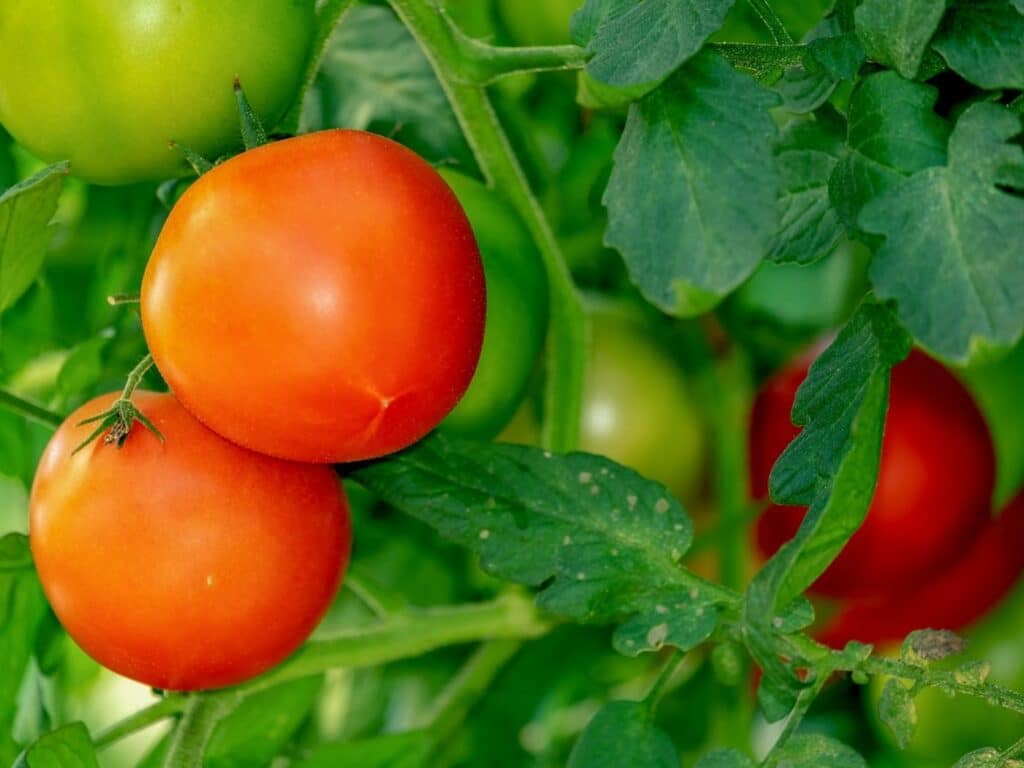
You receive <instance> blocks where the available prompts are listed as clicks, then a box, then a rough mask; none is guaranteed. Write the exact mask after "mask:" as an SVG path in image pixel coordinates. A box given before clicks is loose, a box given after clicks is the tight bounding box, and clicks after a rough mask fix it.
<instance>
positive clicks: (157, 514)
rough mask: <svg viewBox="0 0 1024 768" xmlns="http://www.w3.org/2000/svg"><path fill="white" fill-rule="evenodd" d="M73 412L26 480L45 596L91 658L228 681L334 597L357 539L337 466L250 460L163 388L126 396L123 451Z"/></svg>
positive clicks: (292, 641)
mask: <svg viewBox="0 0 1024 768" xmlns="http://www.w3.org/2000/svg"><path fill="white" fill-rule="evenodd" d="M116 397H117V395H115V394H109V395H104V396H103V397H100V398H97V399H95V400H93V401H92V402H90V403H87V404H86V405H84V406H82V407H81V408H79V409H78V410H77V411H76V412H75V413H73V414H72V415H71V416H69V417H68V419H67V421H65V422H64V424H63V426H61V428H60V429H59V430H57V433H56V434H55V435H54V436H53V438H52V439H51V440H50V443H49V445H48V446H47V448H46V451H45V453H44V454H43V457H42V460H41V461H40V464H39V468H38V470H37V472H36V477H35V482H34V484H33V486H32V497H31V501H30V522H29V525H30V540H31V544H32V554H33V556H34V558H35V563H36V567H37V569H38V571H39V578H40V581H41V582H42V585H43V589H44V590H45V592H46V595H47V597H48V598H49V600H50V603H51V604H52V606H53V610H54V612H55V613H56V614H57V617H58V618H59V619H60V621H61V623H62V624H63V625H64V627H65V628H66V629H67V631H68V633H69V634H70V635H71V636H72V637H73V638H74V639H75V641H76V642H77V643H78V644H79V645H80V646H81V647H82V648H83V649H84V650H85V651H86V652H87V653H89V655H91V656H92V657H93V658H95V659H96V660H97V661H99V662H100V663H101V664H104V665H105V666H107V667H110V668H111V669H113V670H114V671H116V672H119V673H121V674H123V675H125V676H127V677H131V678H133V679H135V680H139V681H140V682H143V683H146V684H147V685H151V686H154V687H157V688H165V689H170V690H196V689H206V688H219V687H222V686H226V685H232V684H235V683H238V682H241V681H242V680H245V679H247V678H250V677H253V676H254V675H257V674H259V673H260V672H263V671H264V670H266V669H268V668H269V667H272V666H273V665H275V664H277V663H278V662H280V661H282V660H283V659H284V658H285V657H287V656H288V655H289V654H290V653H291V652H292V651H294V650H295V648H296V647H298V645H299V644H300V643H302V641H303V640H305V639H306V637H307V636H308V635H309V633H310V632H311V631H312V630H313V628H314V627H315V626H316V625H317V623H318V622H319V620H320V618H321V617H322V616H323V614H324V612H325V611H326V610H327V608H328V606H329V605H330V603H331V600H332V598H333V596H334V594H335V592H336V591H337V588H338V584H339V581H340V579H341V574H342V572H343V571H344V569H345V566H346V564H347V562H348V554H349V548H350V544H351V539H352V533H351V527H350V522H349V513H348V504H347V502H346V500H345V494H344V492H343V491H342V488H341V485H340V483H339V481H338V479H337V477H336V476H335V475H334V473H333V472H332V471H331V469H330V468H328V467H324V466H318V465H312V464H296V463H293V462H288V461H282V460H280V459H274V458H271V457H269V456H263V455H261V454H258V453H253V452H252V451H248V450H246V449H244V448H240V447H238V446H237V445H234V444H233V443H230V442H228V441H227V440H224V439H223V438H221V437H219V436H218V435H216V434H215V433H213V432H211V431H210V430H208V429H207V428H206V427H204V426H203V425H202V424H200V423H199V422H198V421H196V420H195V419H194V418H192V416H190V415H189V414H188V413H187V412H186V411H185V409H184V408H182V407H181V405H179V404H178V402H177V401H176V400H175V399H174V398H173V397H172V396H171V395H161V394H154V393H149V392H139V393H137V394H136V395H135V397H134V402H135V404H136V405H137V406H138V407H139V409H140V410H141V411H142V412H143V413H144V414H145V415H146V416H148V417H149V418H150V420H152V421H153V422H154V423H155V424H156V426H157V428H159V429H160V431H161V432H162V433H163V435H164V438H165V442H163V443H161V442H160V441H159V440H158V439H157V437H156V436H155V435H153V434H152V433H151V432H149V431H148V430H146V429H144V428H143V427H142V426H141V425H138V424H136V425H135V427H134V429H133V431H132V433H131V434H130V435H129V436H128V439H127V441H126V442H125V444H124V446H123V447H122V448H120V449H118V448H116V447H113V446H110V445H104V444H103V442H102V441H95V442H93V443H91V444H90V445H88V446H87V447H85V448H84V449H83V450H81V451H79V452H78V453H75V454H73V453H72V451H73V450H74V448H75V447H76V446H77V445H78V444H79V443H80V442H81V441H82V440H83V439H84V438H85V437H86V435H88V434H89V430H90V429H91V427H90V426H76V425H77V424H78V423H79V422H80V421H81V420H82V419H84V418H86V417H89V416H93V415H95V414H97V413H99V412H101V411H103V410H105V409H107V408H108V407H109V406H110V404H111V403H112V402H113V401H114V400H115V399H116Z"/></svg>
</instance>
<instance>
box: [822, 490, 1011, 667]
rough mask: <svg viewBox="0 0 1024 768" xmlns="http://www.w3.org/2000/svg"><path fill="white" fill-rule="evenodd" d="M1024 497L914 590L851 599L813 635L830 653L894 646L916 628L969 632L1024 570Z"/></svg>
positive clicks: (1001, 598) (1004, 594)
mask: <svg viewBox="0 0 1024 768" xmlns="http://www.w3.org/2000/svg"><path fill="white" fill-rule="evenodd" d="M1021 542H1024V494H1020V495H1018V496H1017V497H1016V498H1015V499H1014V500H1013V501H1012V502H1011V503H1010V504H1009V505H1008V506H1007V507H1006V509H1004V510H1003V511H1002V512H1001V513H1000V514H999V515H998V516H997V517H996V518H994V519H992V520H990V521H989V522H988V523H986V525H985V527H984V528H983V529H982V530H981V533H979V534H978V535H977V536H975V537H974V540H973V541H972V542H971V543H970V544H968V545H967V546H966V548H965V550H964V552H963V554H962V555H961V556H960V557H958V558H957V559H955V560H954V561H952V562H951V563H950V565H949V566H948V567H947V568H945V569H944V570H942V571H941V572H939V573H937V574H935V575H933V576H932V578H931V579H929V580H928V581H927V582H925V583H924V584H921V585H920V586H918V587H917V588H915V589H910V590H900V589H899V588H898V586H897V587H895V588H894V590H893V592H892V593H890V594H887V595H884V596H881V597H875V598H863V599H861V600H852V601H848V602H845V603H844V604H843V605H841V606H840V607H839V609H838V611H837V613H836V614H835V615H834V616H833V617H832V618H831V619H830V620H829V621H828V622H827V623H826V625H825V626H824V627H822V628H821V629H820V630H819V631H817V632H816V633H815V634H816V635H817V636H818V639H819V640H821V641H822V642H824V643H826V644H828V645H830V646H832V647H833V648H842V647H844V646H845V645H846V643H847V642H849V641H850V640H859V641H861V642H864V643H875V644H881V643H898V642H900V641H902V640H903V638H905V637H906V636H907V635H909V634H910V633H911V632H913V631H914V630H917V629H951V630H954V631H957V632H959V631H961V630H963V629H966V628H967V627H970V626H971V625H972V624H974V623H975V622H976V621H978V620H979V619H980V618H982V617H983V616H985V614H987V613H988V612H989V611H990V610H992V609H993V608H994V607H995V606H996V605H998V604H999V603H1000V601H1002V600H1003V599H1004V598H1005V597H1006V595H1007V594H1008V593H1009V592H1010V591H1011V590H1012V589H1013V587H1014V585H1015V584H1016V583H1017V582H1018V581H1019V580H1020V577H1021V573H1022V571H1024V547H1022V546H1021Z"/></svg>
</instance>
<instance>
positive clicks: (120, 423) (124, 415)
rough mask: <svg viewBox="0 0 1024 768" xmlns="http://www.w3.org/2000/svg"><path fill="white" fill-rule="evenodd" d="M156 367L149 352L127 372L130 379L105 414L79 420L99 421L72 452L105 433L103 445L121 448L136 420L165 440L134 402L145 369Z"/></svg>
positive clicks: (81, 424)
mask: <svg viewBox="0 0 1024 768" xmlns="http://www.w3.org/2000/svg"><path fill="white" fill-rule="evenodd" d="M152 367H153V356H152V355H146V356H145V357H144V358H142V360H141V361H140V362H139V364H138V365H136V366H135V368H133V369H132V372H131V373H130V374H128V380H127V381H126V382H125V385H124V389H123V390H122V392H121V396H120V397H119V398H117V400H115V401H114V402H113V404H112V405H111V406H110V408H108V409H107V410H105V411H103V412H102V413H97V414H96V415H95V416H90V417H89V418H88V419H83V420H82V421H80V422H78V424H77V426H80V427H81V426H84V425H86V424H96V423H97V422H98V426H97V427H96V428H95V429H94V430H93V431H92V432H91V433H90V434H89V436H88V437H87V438H85V440H83V441H82V442H81V443H80V444H79V445H78V447H77V448H75V450H74V451H72V454H75V453H78V452H79V451H80V450H82V449H83V448H85V447H86V446H87V445H89V444H90V443H91V442H93V441H94V440H96V439H97V438H98V437H99V436H100V435H102V434H103V433H104V432H106V435H105V436H104V438H103V444H104V445H116V446H117V447H118V448H121V447H122V446H123V445H124V444H125V441H126V440H127V439H128V435H130V434H131V432H132V427H134V426H135V422H136V421H138V422H140V423H141V424H142V426H144V427H145V428H146V429H148V430H149V431H150V432H152V433H153V434H154V435H156V437H157V439H158V440H160V442H161V443H162V442H164V436H163V434H162V433H161V432H160V430H159V429H158V428H157V426H156V424H154V423H153V422H152V421H150V419H149V417H148V416H146V414H144V413H143V412H142V411H140V410H139V409H138V408H137V407H136V405H135V403H133V402H132V395H133V394H134V393H135V390H136V389H137V388H138V386H139V384H141V383H142V377H143V376H145V375H146V371H148V370H149V369H150V368H152Z"/></svg>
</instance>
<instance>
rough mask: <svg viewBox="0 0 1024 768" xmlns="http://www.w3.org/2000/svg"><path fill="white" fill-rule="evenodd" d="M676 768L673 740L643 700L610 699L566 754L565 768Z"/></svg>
mask: <svg viewBox="0 0 1024 768" xmlns="http://www.w3.org/2000/svg"><path fill="white" fill-rule="evenodd" d="M636 765H643V766H650V768H676V767H677V766H678V765H679V755H678V754H677V753H676V748H675V745H673V743H672V740H671V739H670V738H669V737H668V736H666V735H665V733H664V732H663V731H661V730H660V729H659V728H658V727H657V726H656V725H655V724H654V720H653V713H652V712H651V710H650V707H649V706H648V705H647V704H645V703H644V702H637V701H613V702H612V703H611V704H608V705H606V706H605V707H604V708H603V709H602V710H601V711H600V712H598V713H597V714H596V715H594V719H593V720H591V721H590V723H589V724H588V725H587V727H586V730H584V731H583V733H582V734H581V735H580V740H579V741H578V742H576V748H575V749H573V751H572V755H570V757H569V764H568V768H632V766H636Z"/></svg>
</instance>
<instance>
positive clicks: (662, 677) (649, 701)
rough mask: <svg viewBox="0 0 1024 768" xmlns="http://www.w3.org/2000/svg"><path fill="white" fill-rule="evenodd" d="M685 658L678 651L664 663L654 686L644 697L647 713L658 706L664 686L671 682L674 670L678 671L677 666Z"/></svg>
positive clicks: (684, 655)
mask: <svg viewBox="0 0 1024 768" xmlns="http://www.w3.org/2000/svg"><path fill="white" fill-rule="evenodd" d="M685 658H686V654H685V653H682V652H680V651H675V652H673V653H672V655H671V656H669V657H668V661H666V662H665V664H664V666H662V668H661V670H660V671H659V672H658V676H657V677H656V678H655V679H654V684H653V685H651V689H650V690H649V691H648V692H647V695H646V696H644V703H645V704H646V705H647V708H648V710H649V711H651V712H654V709H655V707H657V706H658V702H659V701H660V700H661V697H662V696H664V695H665V693H666V691H665V686H667V685H668V683H669V681H671V679H672V676H673V675H675V673H676V670H677V669H679V665H680V664H682V663H683V659H685Z"/></svg>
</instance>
